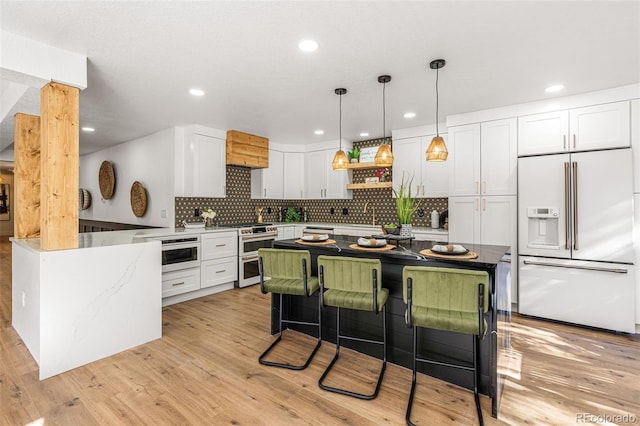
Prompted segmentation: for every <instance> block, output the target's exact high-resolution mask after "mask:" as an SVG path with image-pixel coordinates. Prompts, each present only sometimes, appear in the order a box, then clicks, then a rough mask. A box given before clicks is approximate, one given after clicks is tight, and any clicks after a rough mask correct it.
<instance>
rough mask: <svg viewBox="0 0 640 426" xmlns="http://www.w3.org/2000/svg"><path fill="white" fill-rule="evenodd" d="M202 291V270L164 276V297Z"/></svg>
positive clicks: (177, 272)
mask: <svg viewBox="0 0 640 426" xmlns="http://www.w3.org/2000/svg"><path fill="white" fill-rule="evenodd" d="M198 289H200V268H189V269H182V270H180V271H172V272H164V273H163V274H162V297H169V296H175V295H177V294H182V293H188V292H190V291H195V290H198Z"/></svg>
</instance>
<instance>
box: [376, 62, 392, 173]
mask: <svg viewBox="0 0 640 426" xmlns="http://www.w3.org/2000/svg"><path fill="white" fill-rule="evenodd" d="M390 81H391V76H390V75H381V76H380V77H378V83H382V138H383V139H384V138H385V137H386V136H387V135H386V129H385V121H386V114H385V113H386V111H385V89H386V87H387V83H388V82H390ZM374 162H375V164H376V166H378V167H391V166H392V165H393V153H392V152H391V146H390V145H389V144H387V143H383V144H382V145H380V146H379V147H378V152H377V153H376V157H375V159H374Z"/></svg>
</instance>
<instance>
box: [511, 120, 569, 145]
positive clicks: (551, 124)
mask: <svg viewBox="0 0 640 426" xmlns="http://www.w3.org/2000/svg"><path fill="white" fill-rule="evenodd" d="M568 131H569V112H568V111H555V112H548V113H544V114H534V115H527V116H524V117H518V155H533V154H550V153H555V152H566V151H568V149H569V141H568V140H567V134H568Z"/></svg>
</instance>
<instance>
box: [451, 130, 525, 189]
mask: <svg viewBox="0 0 640 426" xmlns="http://www.w3.org/2000/svg"><path fill="white" fill-rule="evenodd" d="M516 126H517V121H516V119H515V118H508V119H504V120H495V121H489V122H485V123H481V124H478V123H476V124H468V125H464V126H454V127H450V128H449V129H448V136H449V142H448V147H449V158H448V159H447V162H450V163H451V164H450V165H449V196H451V197H455V196H470V195H515V194H516V192H517V180H516V167H517V161H518V155H517V131H516Z"/></svg>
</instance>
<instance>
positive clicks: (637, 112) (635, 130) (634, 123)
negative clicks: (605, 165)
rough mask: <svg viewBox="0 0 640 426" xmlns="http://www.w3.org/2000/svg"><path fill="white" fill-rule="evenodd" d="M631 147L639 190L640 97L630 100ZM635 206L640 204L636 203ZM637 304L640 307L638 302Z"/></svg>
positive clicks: (634, 189) (636, 187) (636, 186)
mask: <svg viewBox="0 0 640 426" xmlns="http://www.w3.org/2000/svg"><path fill="white" fill-rule="evenodd" d="M631 147H632V148H633V177H634V180H633V192H640V99H634V100H633V101H631ZM636 206H640V205H638V204H636ZM638 210H640V208H638ZM638 223H640V222H638ZM639 297H640V293H639ZM638 306H639V307H640V304H639V305H638ZM638 315H640V311H638ZM639 324H640V323H639Z"/></svg>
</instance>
